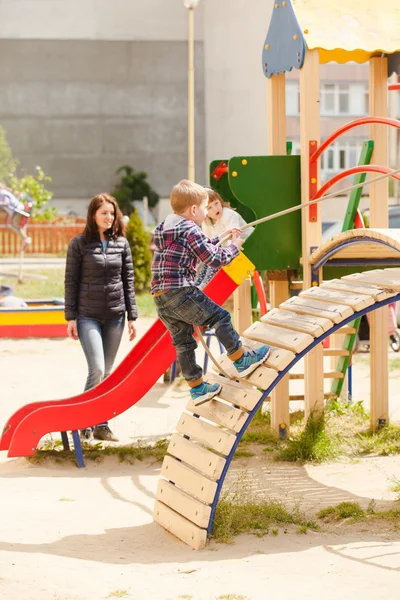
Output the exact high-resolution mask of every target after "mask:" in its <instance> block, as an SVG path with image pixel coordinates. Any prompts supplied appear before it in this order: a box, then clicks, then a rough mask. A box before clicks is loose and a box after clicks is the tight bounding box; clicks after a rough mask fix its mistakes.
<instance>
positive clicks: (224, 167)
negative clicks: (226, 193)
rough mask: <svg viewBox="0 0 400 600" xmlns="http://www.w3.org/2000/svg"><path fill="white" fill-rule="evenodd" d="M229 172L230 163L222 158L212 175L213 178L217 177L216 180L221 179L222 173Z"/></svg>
mask: <svg viewBox="0 0 400 600" xmlns="http://www.w3.org/2000/svg"><path fill="white" fill-rule="evenodd" d="M227 172H228V165H227V163H226V162H225V161H224V160H222V161H221V162H220V163H219V165H217V166H216V167H215V169H214V171H213V172H212V173H211V177H212V178H213V179H215V180H216V181H219V180H220V179H221V177H222V175H224V174H225V173H227Z"/></svg>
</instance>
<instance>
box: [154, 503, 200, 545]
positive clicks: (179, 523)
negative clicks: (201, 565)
mask: <svg viewBox="0 0 400 600" xmlns="http://www.w3.org/2000/svg"><path fill="white" fill-rule="evenodd" d="M154 520H155V522H156V523H159V525H161V526H162V527H164V529H166V530H167V531H169V532H170V533H172V534H173V535H175V536H176V537H177V538H179V539H180V540H182V541H183V542H185V544H187V545H188V546H190V547H191V548H193V550H202V549H203V548H205V545H206V542H207V530H206V529H202V528H201V527H198V526H197V525H195V524H194V523H191V522H190V521H188V520H187V519H185V517H182V516H181V515H178V513H176V512H175V511H174V510H172V509H171V508H169V507H168V506H166V505H165V504H163V503H162V502H159V501H157V502H156V503H155V507H154Z"/></svg>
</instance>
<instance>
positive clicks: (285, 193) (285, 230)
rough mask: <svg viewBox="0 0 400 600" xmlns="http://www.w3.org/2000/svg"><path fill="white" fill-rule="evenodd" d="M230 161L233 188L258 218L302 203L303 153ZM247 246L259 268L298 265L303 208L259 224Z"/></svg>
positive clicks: (290, 267) (270, 268)
mask: <svg viewBox="0 0 400 600" xmlns="http://www.w3.org/2000/svg"><path fill="white" fill-rule="evenodd" d="M228 164H229V173H228V178H229V186H230V189H231V190H232V192H233V194H234V196H235V197H236V198H237V199H238V200H239V201H240V202H241V203H242V204H243V205H245V206H247V207H249V208H251V209H252V211H253V212H254V214H255V218H256V219H261V218H262V217H266V216H268V215H271V214H274V213H276V212H279V211H282V210H285V209H286V208H292V207H293V206H299V205H300V204H301V197H300V156H235V157H233V158H231V159H230V160H229V163H228ZM235 172H236V173H237V176H236V177H235V176H233V175H232V173H235ZM238 212H240V213H241V210H240V209H239V208H238ZM241 214H242V213H241ZM243 217H244V215H243ZM244 218H245V217H244ZM246 220H247V219H246ZM253 220H254V219H253ZM247 222H249V221H248V220H247ZM243 250H244V253H245V254H246V256H247V257H248V258H249V259H250V260H251V261H252V262H253V263H254V264H255V265H256V268H257V269H258V270H259V271H262V270H285V269H298V268H299V266H300V264H299V260H300V256H301V210H298V211H295V212H293V213H290V214H288V215H285V216H283V217H278V218H277V219H273V220H272V221H268V222H267V223H261V224H260V225H258V226H257V228H256V231H255V232H254V233H253V234H252V235H251V236H250V237H249V238H248V239H247V240H246V242H245V243H244V245H243Z"/></svg>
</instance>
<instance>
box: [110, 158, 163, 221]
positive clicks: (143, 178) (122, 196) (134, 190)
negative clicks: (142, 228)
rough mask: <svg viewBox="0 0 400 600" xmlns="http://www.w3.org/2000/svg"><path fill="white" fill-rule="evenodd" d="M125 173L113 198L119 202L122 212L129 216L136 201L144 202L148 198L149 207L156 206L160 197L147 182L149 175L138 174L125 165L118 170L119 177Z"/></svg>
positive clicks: (141, 172) (142, 172)
mask: <svg viewBox="0 0 400 600" xmlns="http://www.w3.org/2000/svg"><path fill="white" fill-rule="evenodd" d="M121 173H124V175H122V177H121V181H120V183H119V184H118V185H117V187H116V188H115V190H114V192H113V196H114V197H115V199H116V200H117V202H118V205H119V207H120V209H121V211H122V212H123V213H124V214H125V215H129V214H130V213H131V212H132V209H133V201H134V200H142V199H143V198H144V196H147V198H148V201H149V207H150V208H153V207H154V206H156V204H157V202H158V200H159V195H158V194H157V193H156V192H155V191H154V190H153V188H152V187H151V185H150V184H149V182H148V181H147V173H145V172H144V171H138V172H136V171H135V169H133V168H132V167H131V166H130V165H123V166H122V167H120V168H119V169H118V170H117V175H120V174H121Z"/></svg>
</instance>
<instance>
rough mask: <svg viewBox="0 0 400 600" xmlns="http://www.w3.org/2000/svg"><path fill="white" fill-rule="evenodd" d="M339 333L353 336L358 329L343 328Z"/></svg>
mask: <svg viewBox="0 0 400 600" xmlns="http://www.w3.org/2000/svg"><path fill="white" fill-rule="evenodd" d="M337 333H340V334H342V335H352V334H353V333H357V329H356V328H355V327H346V326H345V327H342V328H341V329H339V330H338V331H337Z"/></svg>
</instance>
